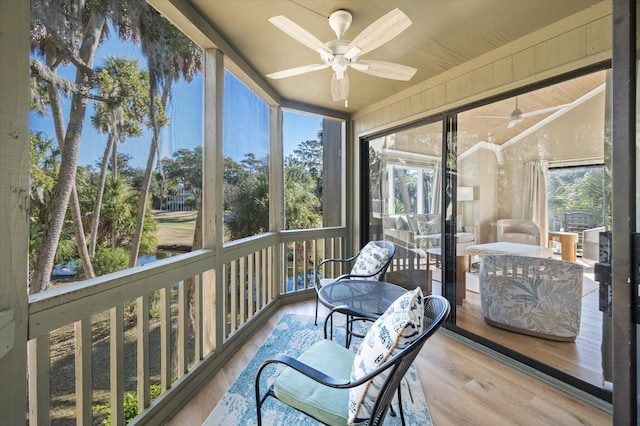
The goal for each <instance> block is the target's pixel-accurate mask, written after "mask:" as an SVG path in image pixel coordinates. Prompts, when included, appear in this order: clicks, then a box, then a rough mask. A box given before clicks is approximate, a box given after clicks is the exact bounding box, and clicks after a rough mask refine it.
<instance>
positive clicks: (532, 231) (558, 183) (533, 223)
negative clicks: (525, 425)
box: [456, 71, 611, 398]
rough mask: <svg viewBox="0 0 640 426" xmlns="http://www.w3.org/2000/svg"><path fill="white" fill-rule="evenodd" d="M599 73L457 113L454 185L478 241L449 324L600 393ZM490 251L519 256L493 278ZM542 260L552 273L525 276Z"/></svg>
mask: <svg viewBox="0 0 640 426" xmlns="http://www.w3.org/2000/svg"><path fill="white" fill-rule="evenodd" d="M606 73H607V72H606V71H598V72H595V73H591V74H587V75H583V76H580V77H577V78H573V79H569V80H566V81H562V82H560V83H558V84H554V85H551V86H547V87H544V88H541V89H538V90H534V91H530V92H526V93H521V94H518V95H517V96H513V97H509V98H506V99H503V100H500V101H498V102H494V103H490V104H487V105H483V106H480V107H478V108H474V109H470V110H466V111H463V112H460V113H459V114H458V120H457V122H458V134H457V141H458V158H457V165H458V180H457V182H458V183H457V184H458V192H459V193H460V191H461V190H462V191H469V190H468V189H467V188H472V191H469V194H470V196H469V197H467V198H465V199H466V201H461V200H460V198H458V204H459V205H461V206H460V212H461V215H462V223H463V224H464V225H468V226H470V227H473V228H474V229H475V232H476V236H477V239H476V245H475V246H474V247H473V248H471V249H469V250H470V252H471V253H473V254H474V255H473V256H472V259H471V268H470V270H469V272H468V274H467V288H466V290H467V297H466V300H465V304H464V305H463V306H462V307H458V310H457V316H456V325H457V326H458V327H460V328H461V329H464V330H465V331H466V332H469V333H471V334H472V335H475V336H479V337H480V338H481V340H484V341H488V342H491V345H493V346H495V347H496V348H497V349H498V350H502V349H500V348H506V349H508V350H509V351H515V352H516V353H517V354H519V356H520V358H521V360H525V362H529V361H526V360H527V359H528V360H533V361H531V363H532V364H533V365H532V366H534V367H535V368H537V369H540V370H542V371H545V372H548V373H550V374H552V375H556V376H560V377H568V379H567V381H569V382H572V383H573V384H575V385H577V386H579V387H582V388H583V389H586V390H588V391H590V392H592V393H594V394H597V395H599V396H603V395H604V396H603V397H604V398H606V395H607V393H608V392H609V390H608V389H607V385H606V382H608V381H610V380H611V379H610V377H608V376H607V377H605V373H607V372H608V371H609V366H610V365H611V359H610V356H609V354H610V348H609V347H606V346H605V347H604V348H603V343H606V342H608V341H609V340H608V339H607V338H606V337H608V336H610V331H609V329H608V327H609V326H610V324H609V322H608V321H605V319H604V317H605V315H607V314H606V313H603V312H602V311H601V310H600V298H599V284H598V282H596V277H595V274H594V266H595V264H596V262H598V260H599V257H598V240H599V235H600V233H601V232H604V231H606V229H607V225H608V224H610V216H608V215H610V211H611V210H610V208H609V207H608V206H607V205H606V201H605V200H607V197H606V196H605V177H604V173H603V171H604V169H605V167H604V164H605V139H606V138H605V115H606V114H605V98H606V95H605V93H606ZM490 253H498V254H501V255H506V256H514V255H516V256H518V257H512V259H516V260H513V261H511V262H512V264H513V265H517V270H516V269H515V268H514V270H513V271H511V270H509V271H507V270H506V269H504V268H505V267H507V266H509V265H510V263H508V261H504V263H500V264H501V267H502V268H503V270H504V271H507V272H502V271H501V272H499V273H497V276H493V275H492V273H493V270H492V268H493V267H494V266H495V265H494V263H497V261H495V260H494V258H493V257H490V256H489V254H490ZM523 255H524V256H526V258H522V257H521V256H523ZM539 257H541V258H550V259H551V262H547V261H540V260H539V259H537V258H539ZM501 262H502V261H501ZM505 264H507V266H505ZM541 265H545V266H544V267H545V268H547V267H549V268H554V272H553V274H549V275H548V276H546V277H543V278H540V279H541V280H542V281H536V280H534V279H530V278H529V275H527V274H533V273H534V272H532V271H540V268H541V267H542V266H541ZM483 268H484V269H483ZM507 273H509V274H513V275H511V276H512V278H511V279H508V280H505V279H504V278H503V277H502V276H501V274H507ZM535 273H537V272H535ZM541 276H542V275H541ZM560 276H562V280H564V281H565V282H564V284H563V285H560V284H558V280H559V279H560ZM574 278H575V279H574ZM513 282H517V283H518V286H515V285H514V286H512V285H511V283H513ZM540 282H542V284H539V283H540ZM569 282H573V283H574V284H572V285H571V286H569V285H568V284H567V283H569ZM498 283H503V285H498ZM530 301H531V302H532V303H529V302H530ZM533 302H535V303H533ZM603 337H604V338H603ZM609 384H610V383H609ZM609 397H610V395H609Z"/></svg>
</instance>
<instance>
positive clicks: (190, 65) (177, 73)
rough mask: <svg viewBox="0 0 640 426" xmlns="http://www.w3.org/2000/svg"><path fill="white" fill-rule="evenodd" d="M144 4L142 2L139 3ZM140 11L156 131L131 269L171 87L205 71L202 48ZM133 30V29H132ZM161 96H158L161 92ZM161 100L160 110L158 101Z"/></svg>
mask: <svg viewBox="0 0 640 426" xmlns="http://www.w3.org/2000/svg"><path fill="white" fill-rule="evenodd" d="M139 1H141V2H144V1H143V0H139ZM144 3H145V6H146V7H141V8H140V9H139V12H140V14H139V15H138V16H137V17H136V18H137V21H135V20H134V21H133V22H136V23H137V24H138V25H137V31H140V33H139V34H138V36H139V38H140V41H141V47H142V52H143V53H144V54H145V56H146V57H147V63H148V69H149V100H150V108H149V117H150V122H151V125H152V128H153V137H152V140H151V147H150V148H149V157H148V159H147V167H146V170H145V175H144V180H143V183H142V189H141V194H140V203H139V205H138V216H137V224H136V231H135V234H134V236H133V241H132V245H131V255H130V258H129V266H130V267H132V266H134V265H135V263H136V260H137V258H138V252H139V248H140V240H141V238H142V231H143V226H144V217H145V213H146V206H147V199H148V195H149V188H150V186H151V177H152V173H153V169H154V165H155V164H156V156H157V153H158V144H159V137H160V129H161V128H162V127H164V126H165V125H167V120H166V118H164V114H163V111H164V108H165V107H166V105H167V102H168V100H169V95H170V93H171V88H172V84H173V82H174V81H177V80H179V79H180V78H181V77H182V78H184V79H185V80H186V81H191V80H192V79H193V76H194V75H195V74H196V73H198V72H200V71H201V69H202V54H201V51H200V49H199V48H198V47H197V46H196V45H195V44H193V43H192V42H191V41H190V40H189V39H188V38H186V37H185V36H184V34H182V33H181V32H180V31H178V30H177V29H176V28H175V27H174V26H173V25H171V24H170V23H169V22H168V21H167V20H166V19H165V18H164V17H162V16H161V15H160V14H159V13H158V12H156V11H155V9H153V8H152V7H151V6H149V5H146V2H144ZM131 29H132V30H133V28H131ZM160 89H161V94H160V96H158V91H159V90H160ZM156 99H160V106H161V108H162V110H159V108H158V105H157V104H156V102H155V100H156Z"/></svg>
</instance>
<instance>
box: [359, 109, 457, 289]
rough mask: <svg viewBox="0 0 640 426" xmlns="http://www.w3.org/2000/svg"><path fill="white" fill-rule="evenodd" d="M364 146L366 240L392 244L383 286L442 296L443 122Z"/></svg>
mask: <svg viewBox="0 0 640 426" xmlns="http://www.w3.org/2000/svg"><path fill="white" fill-rule="evenodd" d="M365 143H366V145H367V148H368V153H369V156H368V175H367V179H368V185H365V187H366V188H368V190H369V201H368V206H367V207H368V210H369V221H368V222H369V229H368V235H367V236H366V238H368V239H386V240H389V241H392V242H394V243H395V244H396V254H395V255H394V261H393V264H392V265H391V266H390V268H389V270H388V272H387V274H386V276H385V280H387V281H389V282H393V283H396V284H399V285H402V286H404V287H407V288H414V287H415V286H416V285H418V286H420V287H421V288H422V290H423V292H424V293H425V294H432V293H435V294H444V292H443V291H442V287H443V286H442V282H443V277H444V274H443V269H442V266H443V262H442V253H441V251H440V249H441V247H442V242H443V238H444V234H443V229H444V218H443V217H442V215H441V203H442V199H441V193H442V192H443V189H442V187H443V182H442V122H441V121H437V122H433V123H427V124H422V125H417V126H415V127H413V128H410V129H403V130H401V131H397V132H393V133H390V134H387V135H385V136H380V137H377V138H374V139H371V140H369V141H367V142H365ZM453 297H455V295H454V296H453ZM453 297H452V300H451V302H453Z"/></svg>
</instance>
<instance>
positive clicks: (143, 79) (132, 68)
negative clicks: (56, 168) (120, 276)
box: [89, 58, 149, 256]
mask: <svg viewBox="0 0 640 426" xmlns="http://www.w3.org/2000/svg"><path fill="white" fill-rule="evenodd" d="M97 74H98V88H99V89H100V93H101V95H102V96H103V97H105V98H107V99H109V100H110V101H111V102H101V103H97V104H95V114H94V115H93V117H92V122H93V125H94V127H95V128H96V129H98V130H99V131H101V132H103V133H107V134H108V136H107V146H106V148H105V151H104V155H103V157H102V161H101V165H100V178H99V181H98V189H97V193H96V201H95V207H94V211H93V216H92V224H91V238H90V240H89V251H90V252H91V255H92V256H94V255H95V251H96V242H97V238H98V225H99V223H100V210H101V208H102V196H103V192H104V186H105V181H106V177H107V168H108V164H109V158H111V159H112V161H111V170H112V174H113V177H114V178H117V176H118V154H117V153H118V149H117V144H118V142H120V143H123V142H124V141H125V140H126V138H127V137H132V136H139V135H141V134H142V129H141V128H140V124H142V122H143V121H144V118H145V116H146V114H147V111H148V106H149V101H148V98H147V95H148V90H147V89H146V88H147V87H148V84H149V78H148V74H147V73H146V72H140V71H139V70H138V64H137V62H136V61H134V60H131V59H126V58H109V60H108V61H107V63H106V65H105V66H104V67H102V68H101V69H99V70H98V73H97Z"/></svg>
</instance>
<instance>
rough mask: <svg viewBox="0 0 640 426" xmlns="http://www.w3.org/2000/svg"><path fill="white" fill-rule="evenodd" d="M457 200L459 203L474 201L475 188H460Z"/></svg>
mask: <svg viewBox="0 0 640 426" xmlns="http://www.w3.org/2000/svg"><path fill="white" fill-rule="evenodd" d="M457 199H458V201H473V186H459V187H458V193H457Z"/></svg>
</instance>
